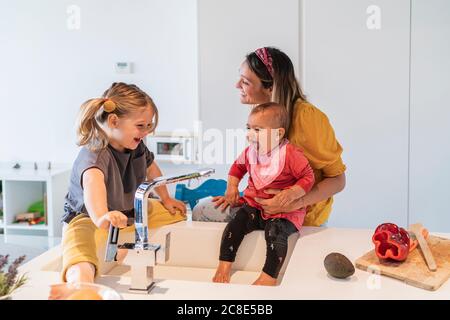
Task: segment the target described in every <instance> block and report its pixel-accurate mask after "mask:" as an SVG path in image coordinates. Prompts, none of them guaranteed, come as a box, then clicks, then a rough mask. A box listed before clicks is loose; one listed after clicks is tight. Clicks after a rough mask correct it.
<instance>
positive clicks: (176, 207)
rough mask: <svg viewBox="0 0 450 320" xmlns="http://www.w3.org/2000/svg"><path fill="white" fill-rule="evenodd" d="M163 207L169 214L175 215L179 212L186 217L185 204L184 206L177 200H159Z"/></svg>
mask: <svg viewBox="0 0 450 320" xmlns="http://www.w3.org/2000/svg"><path fill="white" fill-rule="evenodd" d="M161 201H162V204H163V206H164V207H165V208H166V209H167V210H168V211H169V212H170V213H171V214H175V213H177V211H178V212H180V213H181V214H182V215H186V204H184V202H182V201H179V200H177V199H174V198H170V197H169V198H167V199H164V200H161Z"/></svg>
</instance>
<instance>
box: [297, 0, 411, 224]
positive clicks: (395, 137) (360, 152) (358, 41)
mask: <svg viewBox="0 0 450 320" xmlns="http://www.w3.org/2000/svg"><path fill="white" fill-rule="evenodd" d="M370 5H378V6H379V7H380V8H381V10H382V11H381V18H382V19H381V23H382V24H381V29H379V30H369V29H368V28H367V25H366V20H367V18H368V17H369V15H368V14H367V13H366V9H367V8H368V7H369V6H370ZM304 10H305V16H306V22H305V24H304V25H305V30H304V32H305V33H304V37H305V40H304V41H305V59H306V75H305V77H306V83H305V84H304V85H305V89H306V93H307V94H308V98H309V99H310V101H311V102H312V103H313V104H315V105H316V106H317V107H318V108H320V109H321V110H322V111H324V112H325V113H326V114H327V115H328V117H329V119H330V121H331V123H332V125H333V126H334V128H335V132H336V136H337V138H338V140H339V141H340V142H341V144H342V146H343V148H344V153H343V159H344V162H345V164H346V165H347V168H348V170H347V172H346V175H347V186H346V188H345V190H344V191H343V192H342V193H341V194H338V195H337V196H336V197H335V204H334V209H333V212H332V214H331V218H330V221H329V225H331V226H346V227H347V226H349V227H350V226H351V227H375V226H376V225H377V224H379V223H382V222H386V221H392V222H395V223H398V224H400V225H403V226H405V225H406V223H407V187H408V185H407V179H408V167H407V165H408V108H409V105H408V103H409V101H408V99H409V92H408V85H409V0H397V1H389V0H383V1H381V0H370V1H369V0H340V1H334V0H313V1H309V0H307V1H305V7H304Z"/></svg>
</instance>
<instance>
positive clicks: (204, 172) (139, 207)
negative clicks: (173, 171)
mask: <svg viewBox="0 0 450 320" xmlns="http://www.w3.org/2000/svg"><path fill="white" fill-rule="evenodd" d="M214 172H215V171H214V169H200V170H199V171H196V172H193V173H189V174H185V175H180V176H167V177H158V178H155V179H154V180H151V181H148V182H143V183H142V184H141V185H140V186H139V187H138V188H137V190H136V193H135V196H134V225H135V241H134V243H125V244H123V245H118V244H117V242H118V239H119V229H118V228H116V227H113V226H112V225H110V228H109V234H108V242H107V244H106V255H105V261H106V262H111V261H115V260H116V256H117V249H118V248H119V249H127V250H128V252H127V255H126V257H125V259H124V261H123V263H124V264H126V265H129V266H131V287H130V291H133V292H147V293H148V292H150V290H151V289H152V288H153V286H154V282H153V268H154V266H155V265H156V262H157V261H156V253H157V251H158V250H159V249H160V248H161V245H160V244H150V243H148V200H147V199H148V197H149V195H150V194H151V192H152V190H153V189H154V188H157V187H160V186H163V185H167V184H171V183H176V182H180V181H185V180H191V179H196V178H203V177H208V176H210V175H211V174H213V173H214ZM169 245H170V233H168V234H167V235H166V245H165V248H164V250H165V253H166V254H165V257H166V258H165V260H166V261H167V259H168V249H169Z"/></svg>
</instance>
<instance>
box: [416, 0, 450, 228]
mask: <svg viewBox="0 0 450 320" xmlns="http://www.w3.org/2000/svg"><path fill="white" fill-rule="evenodd" d="M449 21H450V2H449V1H448V0H413V1H412V24H411V26H412V37H411V40H412V41H411V44H412V50H411V169H410V170H411V175H410V202H409V203H410V222H412V223H414V222H422V223H423V224H424V225H425V226H426V227H427V228H429V229H430V230H432V231H440V232H450V204H449V199H450V102H449V101H450V22H449Z"/></svg>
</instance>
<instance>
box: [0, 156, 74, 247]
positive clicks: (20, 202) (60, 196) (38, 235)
mask: <svg viewBox="0 0 450 320" xmlns="http://www.w3.org/2000/svg"><path fill="white" fill-rule="evenodd" d="M69 179H70V168H69V167H55V168H52V169H50V170H48V169H38V170H35V169H34V167H31V168H28V167H27V166H24V167H23V168H20V169H13V168H12V166H11V165H10V164H0V180H1V182H2V186H3V194H2V195H3V224H0V228H1V229H3V233H4V236H5V242H13V241H14V238H15V237H23V236H30V239H33V241H38V242H42V243H46V244H47V245H48V246H49V247H51V246H53V245H55V244H57V243H59V241H60V240H61V236H62V225H61V217H62V215H63V212H64V210H63V208H64V197H65V195H66V193H67V190H68V186H69ZM44 195H46V197H47V199H46V203H47V206H46V224H45V225H42V224H41V225H26V224H15V223H14V221H15V216H16V214H17V213H22V212H26V211H27V209H28V207H29V206H30V205H31V204H32V203H34V202H36V201H39V200H42V199H43V198H44Z"/></svg>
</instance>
